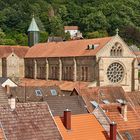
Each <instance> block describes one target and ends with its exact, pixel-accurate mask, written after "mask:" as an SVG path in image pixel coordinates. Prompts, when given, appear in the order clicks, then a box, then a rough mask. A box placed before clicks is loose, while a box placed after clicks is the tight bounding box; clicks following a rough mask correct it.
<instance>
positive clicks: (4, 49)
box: [0, 45, 29, 58]
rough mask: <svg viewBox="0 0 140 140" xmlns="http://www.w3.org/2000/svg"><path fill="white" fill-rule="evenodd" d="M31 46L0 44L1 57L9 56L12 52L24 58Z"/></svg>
mask: <svg viewBox="0 0 140 140" xmlns="http://www.w3.org/2000/svg"><path fill="white" fill-rule="evenodd" d="M28 49H29V47H27V46H3V45H0V58H3V57H8V56H9V55H10V54H11V53H12V52H13V53H15V54H16V55H17V56H18V57H20V58H23V57H24V56H25V54H26V53H27V51H28Z"/></svg>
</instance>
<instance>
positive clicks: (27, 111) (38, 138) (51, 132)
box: [0, 103, 62, 140]
mask: <svg viewBox="0 0 140 140" xmlns="http://www.w3.org/2000/svg"><path fill="white" fill-rule="evenodd" d="M0 112H1V113H0V121H1V124H2V127H3V130H4V133H5V136H6V138H7V139H8V140H46V139H47V140H61V139H62V138H61V136H60V133H59V131H58V129H57V126H56V125H55V122H54V120H53V118H52V116H51V114H50V112H49V109H48V105H47V104H46V103H22V104H17V105H16V109H15V110H11V108H10V106H8V105H7V106H6V105H1V106H0Z"/></svg>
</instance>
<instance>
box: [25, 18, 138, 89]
mask: <svg viewBox="0 0 140 140" xmlns="http://www.w3.org/2000/svg"><path fill="white" fill-rule="evenodd" d="M28 33H29V35H28V36H29V42H30V43H29V46H32V45H33V46H32V47H30V48H29V49H28V51H27V53H26V54H25V55H24V64H23V65H24V67H23V69H24V72H25V73H24V76H23V77H25V78H32V79H45V80H58V81H84V82H89V83H90V86H92V87H94V86H109V85H115V86H116V85H119V86H122V87H123V89H124V90H125V91H134V90H136V91H137V90H139V81H138V58H139V57H140V56H139V55H140V53H139V51H137V52H136V51H132V49H130V47H129V46H128V45H127V44H126V43H125V42H124V41H123V40H122V38H121V37H120V36H119V35H118V33H116V35H115V36H112V37H104V38H96V39H82V40H72V41H62V42H47V43H38V33H39V29H38V27H37V25H36V23H35V20H34V19H33V20H32V23H31V25H30V27H29V29H28Z"/></svg>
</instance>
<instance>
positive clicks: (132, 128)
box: [103, 104, 140, 140]
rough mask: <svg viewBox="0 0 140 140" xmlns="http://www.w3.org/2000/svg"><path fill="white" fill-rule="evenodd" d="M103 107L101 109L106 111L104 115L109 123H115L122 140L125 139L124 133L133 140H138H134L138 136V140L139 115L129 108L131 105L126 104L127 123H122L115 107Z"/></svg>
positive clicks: (139, 130) (121, 118)
mask: <svg viewBox="0 0 140 140" xmlns="http://www.w3.org/2000/svg"><path fill="white" fill-rule="evenodd" d="M105 106H106V107H105V108H104V107H103V109H105V110H107V111H106V112H105V113H106V115H107V116H108V117H109V119H110V120H111V121H115V122H116V123H117V129H118V131H119V132H120V134H121V135H122V136H123V138H124V139H126V135H125V133H126V132H127V133H128V134H131V137H132V139H133V140H138V139H135V137H137V136H138V135H139V138H140V115H139V114H138V113H137V112H136V111H135V110H134V109H133V108H132V107H131V105H129V104H128V111H127V119H128V120H127V121H124V119H123V116H122V115H121V114H120V110H119V108H118V106H117V105H116V106H115V105H111V104H110V105H105ZM107 106H108V107H107ZM126 140H128V139H126Z"/></svg>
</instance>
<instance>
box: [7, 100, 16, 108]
mask: <svg viewBox="0 0 140 140" xmlns="http://www.w3.org/2000/svg"><path fill="white" fill-rule="evenodd" d="M8 104H9V105H10V107H11V109H12V110H14V109H15V108H16V99H15V98H10V99H8Z"/></svg>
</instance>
